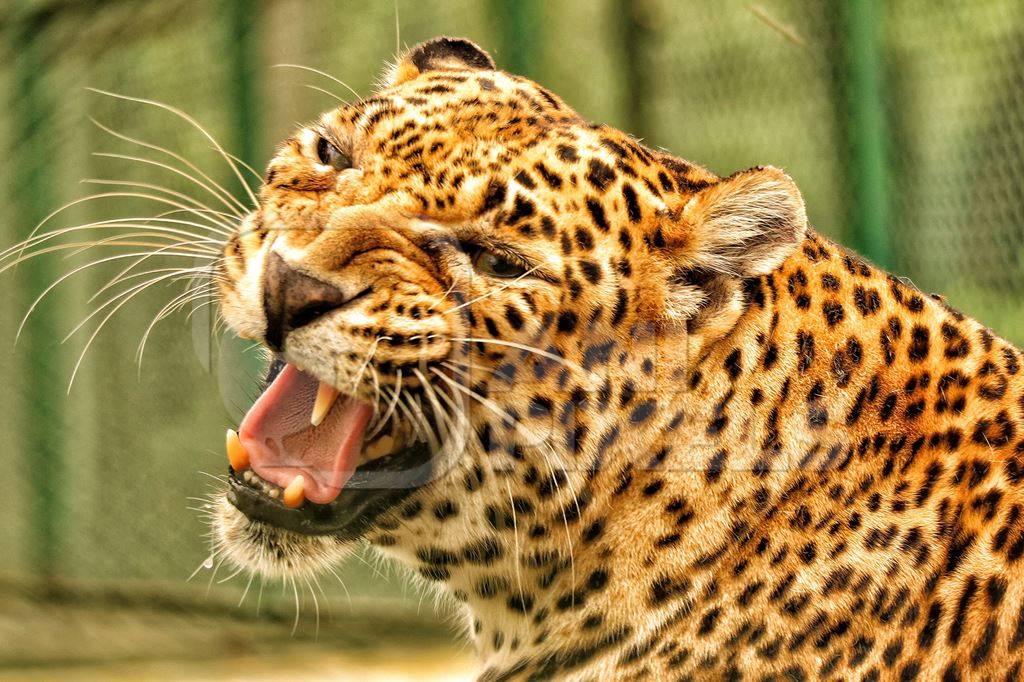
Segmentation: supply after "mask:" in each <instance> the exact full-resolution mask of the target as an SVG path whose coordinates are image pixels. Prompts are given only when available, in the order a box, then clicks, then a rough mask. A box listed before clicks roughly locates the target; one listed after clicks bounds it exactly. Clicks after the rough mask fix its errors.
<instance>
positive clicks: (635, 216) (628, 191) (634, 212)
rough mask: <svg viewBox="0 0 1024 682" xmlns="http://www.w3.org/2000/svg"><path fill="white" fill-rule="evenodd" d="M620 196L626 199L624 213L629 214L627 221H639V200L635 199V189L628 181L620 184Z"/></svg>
mask: <svg viewBox="0 0 1024 682" xmlns="http://www.w3.org/2000/svg"><path fill="white" fill-rule="evenodd" d="M622 198H623V199H625V200H626V215H628V216H629V222H631V223H638V222H640V218H641V213H640V202H638V201H637V199H636V190H634V189H633V186H632V185H630V184H629V183H628V182H627V183H625V184H623V185H622Z"/></svg>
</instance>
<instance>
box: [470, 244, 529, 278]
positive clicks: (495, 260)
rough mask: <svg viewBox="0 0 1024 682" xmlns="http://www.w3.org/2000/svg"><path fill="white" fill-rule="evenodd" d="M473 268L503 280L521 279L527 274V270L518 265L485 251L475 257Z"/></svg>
mask: <svg viewBox="0 0 1024 682" xmlns="http://www.w3.org/2000/svg"><path fill="white" fill-rule="evenodd" d="M473 267H474V268H476V269H477V271H478V272H481V273H483V274H485V275H490V276H491V277H498V278H501V279H510V278H512V277H520V276H521V275H523V274H525V272H526V269H525V268H523V267H522V266H521V265H519V264H518V263H513V262H512V261H510V260H508V259H506V258H502V257H501V256H498V255H496V254H493V253H491V252H490V251H487V250H485V249H481V250H480V251H478V252H477V253H476V255H474V256H473Z"/></svg>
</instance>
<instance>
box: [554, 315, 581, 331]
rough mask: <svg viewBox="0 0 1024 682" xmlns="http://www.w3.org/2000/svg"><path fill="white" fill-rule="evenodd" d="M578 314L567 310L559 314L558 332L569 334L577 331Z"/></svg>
mask: <svg viewBox="0 0 1024 682" xmlns="http://www.w3.org/2000/svg"><path fill="white" fill-rule="evenodd" d="M577 321H578V319H577V317H576V313H574V312H572V311H571V310H565V311H562V312H561V313H559V314H558V331H560V332H565V333H569V332H572V331H575V329H576V324H577Z"/></svg>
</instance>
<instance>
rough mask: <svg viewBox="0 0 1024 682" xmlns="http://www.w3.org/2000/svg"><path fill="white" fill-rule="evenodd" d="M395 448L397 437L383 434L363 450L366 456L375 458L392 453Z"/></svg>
mask: <svg viewBox="0 0 1024 682" xmlns="http://www.w3.org/2000/svg"><path fill="white" fill-rule="evenodd" d="M394 448H395V439H394V438H392V437H391V436H381V437H380V438H378V439H377V440H375V441H373V442H372V443H370V445H369V447H367V448H366V450H364V451H363V454H364V455H365V456H366V457H370V458H374V457H380V456H381V455H386V454H388V453H390V452H391V451H392V450H393V449H394Z"/></svg>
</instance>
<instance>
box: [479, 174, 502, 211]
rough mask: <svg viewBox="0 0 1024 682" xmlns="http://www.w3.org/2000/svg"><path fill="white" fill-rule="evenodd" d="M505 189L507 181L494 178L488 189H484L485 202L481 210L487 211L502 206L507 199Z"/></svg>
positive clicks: (488, 184)
mask: <svg viewBox="0 0 1024 682" xmlns="http://www.w3.org/2000/svg"><path fill="white" fill-rule="evenodd" d="M505 191H506V190H505V183H503V182H501V181H499V180H494V179H492V180H491V181H490V182H489V183H487V189H486V190H485V191H484V203H483V206H481V207H480V212H481V213H486V212H487V211H490V210H492V209H495V208H497V207H499V206H501V205H502V203H504V201H505Z"/></svg>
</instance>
